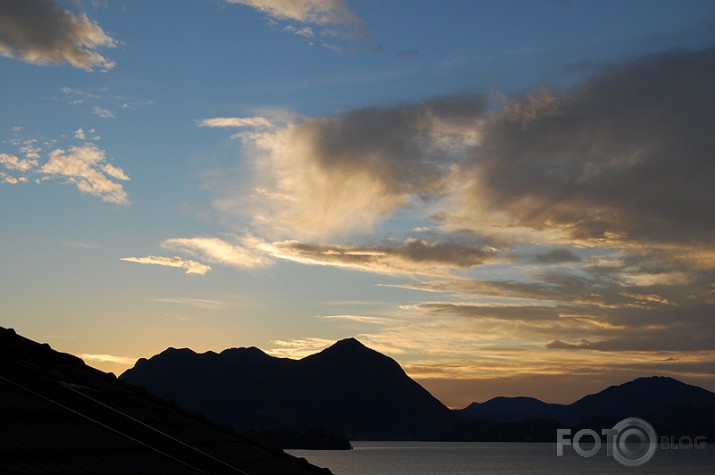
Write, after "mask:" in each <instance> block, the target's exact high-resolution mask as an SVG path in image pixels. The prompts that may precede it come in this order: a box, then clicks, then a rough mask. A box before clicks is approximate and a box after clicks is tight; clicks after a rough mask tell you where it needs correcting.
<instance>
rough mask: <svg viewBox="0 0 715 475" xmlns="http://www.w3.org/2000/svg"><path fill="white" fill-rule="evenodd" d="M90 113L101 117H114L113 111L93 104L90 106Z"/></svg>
mask: <svg viewBox="0 0 715 475" xmlns="http://www.w3.org/2000/svg"><path fill="white" fill-rule="evenodd" d="M92 113H93V114H94V115H97V116H99V117H101V118H102V119H114V112H112V111H111V110H109V109H105V108H103V107H99V106H94V107H93V108H92Z"/></svg>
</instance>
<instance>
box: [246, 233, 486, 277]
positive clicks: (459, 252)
mask: <svg viewBox="0 0 715 475" xmlns="http://www.w3.org/2000/svg"><path fill="white" fill-rule="evenodd" d="M257 247H258V248H259V249H261V250H262V251H264V252H267V253H268V254H270V255H271V256H273V257H275V258H279V259H285V260H289V261H293V262H299V263H303V264H308V265H323V266H335V267H341V268H347V269H353V270H360V271H367V272H377V273H381V274H388V275H395V274H403V275H404V274H408V275H440V276H445V275H448V274H449V273H450V271H451V270H454V269H468V268H470V267H474V266H477V265H480V264H482V263H484V262H485V261H487V260H489V259H491V258H492V257H493V252H492V251H491V250H490V249H488V248H484V247H482V246H475V245H468V244H460V243H452V242H428V241H425V240H423V239H416V238H409V239H406V240H404V241H402V242H391V243H385V244H383V245H373V246H346V245H343V246H336V245H332V246H330V245H317V244H307V243H303V242H299V241H283V242H273V243H265V242H264V243H259V244H257Z"/></svg>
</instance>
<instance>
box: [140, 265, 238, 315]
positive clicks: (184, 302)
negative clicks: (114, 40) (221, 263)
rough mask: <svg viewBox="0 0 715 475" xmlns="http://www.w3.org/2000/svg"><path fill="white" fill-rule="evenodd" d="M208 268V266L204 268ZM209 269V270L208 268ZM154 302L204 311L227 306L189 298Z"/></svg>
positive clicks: (220, 302) (219, 302)
mask: <svg viewBox="0 0 715 475" xmlns="http://www.w3.org/2000/svg"><path fill="white" fill-rule="evenodd" d="M206 267H208V266H206ZM209 269H210V268H209ZM152 300H153V301H154V302H162V303H171V304H175V305H188V306H190V307H197V308H204V309H221V308H227V307H229V305H228V304H227V303H226V302H223V301H220V300H211V299H191V298H166V299H152Z"/></svg>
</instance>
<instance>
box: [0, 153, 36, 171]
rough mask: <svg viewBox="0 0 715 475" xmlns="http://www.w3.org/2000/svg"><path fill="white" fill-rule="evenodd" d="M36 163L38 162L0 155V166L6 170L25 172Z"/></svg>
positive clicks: (9, 155) (6, 154) (4, 154)
mask: <svg viewBox="0 0 715 475" xmlns="http://www.w3.org/2000/svg"><path fill="white" fill-rule="evenodd" d="M37 163H38V162H37V160H35V159H27V160H23V159H20V158H18V157H17V156H16V155H11V154H8V153H0V165H2V166H4V167H5V168H7V169H8V170H14V171H20V172H27V171H29V170H31V169H33V168H35V167H36V166H37Z"/></svg>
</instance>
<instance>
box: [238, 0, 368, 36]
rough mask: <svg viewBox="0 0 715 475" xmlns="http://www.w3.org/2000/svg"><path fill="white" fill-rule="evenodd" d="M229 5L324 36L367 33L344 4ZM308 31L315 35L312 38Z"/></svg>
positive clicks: (247, 0) (269, 0)
mask: <svg viewBox="0 0 715 475" xmlns="http://www.w3.org/2000/svg"><path fill="white" fill-rule="evenodd" d="M226 1H227V3H233V4H241V5H246V6H249V7H252V8H255V9H256V10H258V11H260V12H263V13H265V14H267V15H269V16H270V17H272V18H274V19H275V20H282V21H297V22H300V23H304V24H308V25H317V26H321V27H329V28H325V29H323V30H322V31H321V34H322V35H323V36H336V35H339V36H348V37H361V36H364V35H365V29H364V26H363V24H362V22H361V21H360V19H359V18H358V17H357V16H356V15H355V14H354V13H353V12H351V11H350V9H348V7H347V5H345V2H344V1H343V0H295V1H290V2H286V1H283V0H226ZM288 28H289V29H288V30H287V31H291V32H293V33H295V34H298V35H301V36H306V37H309V38H310V37H312V36H314V34H313V33H312V30H311V29H309V28H308V29H306V28H305V27H295V26H292V25H289V26H288ZM308 31H310V32H311V34H308Z"/></svg>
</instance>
